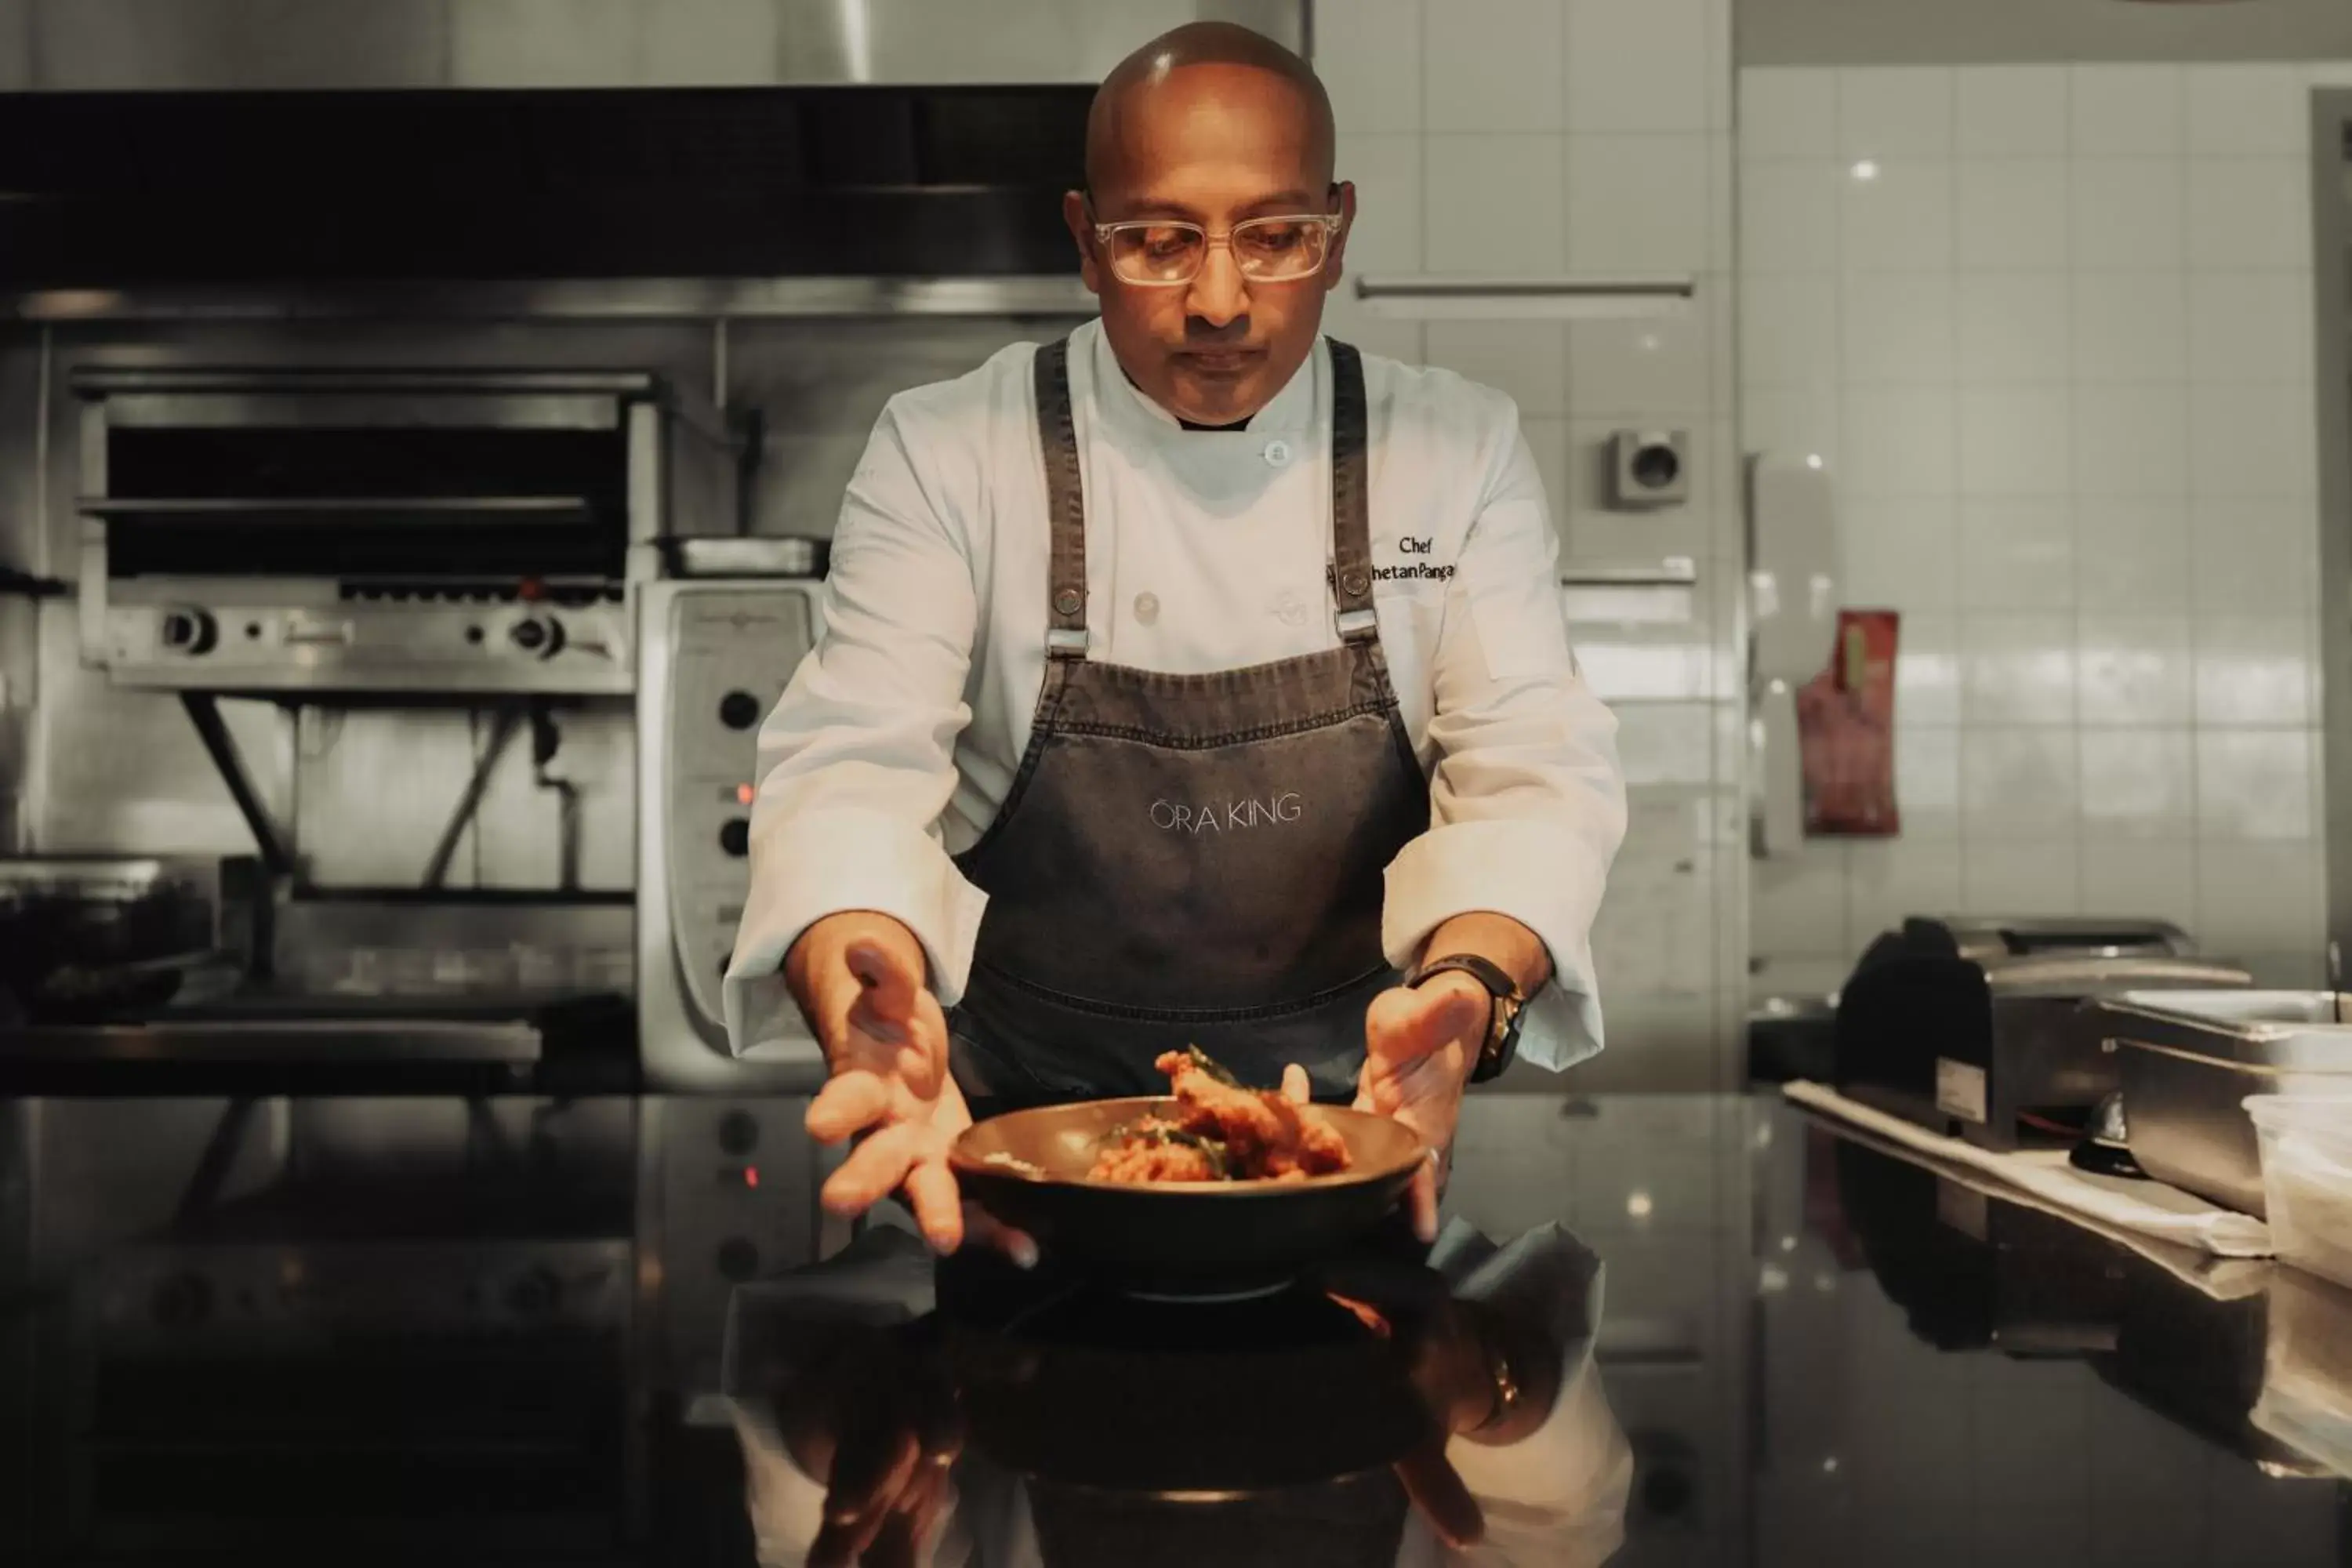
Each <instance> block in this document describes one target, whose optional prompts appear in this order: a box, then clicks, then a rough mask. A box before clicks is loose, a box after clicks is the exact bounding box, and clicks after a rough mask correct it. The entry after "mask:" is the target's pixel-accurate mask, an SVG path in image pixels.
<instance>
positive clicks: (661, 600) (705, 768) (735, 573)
mask: <svg viewBox="0 0 2352 1568" xmlns="http://www.w3.org/2000/svg"><path fill="white" fill-rule="evenodd" d="M821 560H822V557H821V556H819V555H816V554H815V553H814V552H813V551H812V548H811V542H809V541H806V540H796V539H732V540H723V541H721V540H710V541H694V542H691V543H690V545H689V547H688V548H687V549H684V550H682V551H681V552H679V553H678V555H677V560H676V564H677V567H678V568H679V570H680V571H681V572H684V573H712V574H715V575H702V576H681V577H678V578H674V579H671V580H668V581H665V582H660V583H653V584H646V587H645V588H644V589H643V590H642V592H641V594H640V596H639V602H638V625H639V632H640V637H639V648H640V660H641V662H640V667H639V668H640V679H639V689H638V700H637V891H636V952H637V1019H638V1033H639V1037H640V1040H641V1042H642V1045H641V1050H642V1057H643V1061H644V1067H645V1075H646V1086H647V1087H648V1088H650V1089H656V1090H657V1091H662V1092H686V1093H694V1092H709V1091H711V1090H714V1089H717V1090H730V1091H740V1092H747V1093H783V1094H794V1093H807V1092H809V1091H810V1090H813V1089H815V1088H816V1087H817V1086H819V1085H820V1084H822V1083H823V1082H824V1056H823V1054H822V1053H821V1052H820V1051H819V1050H818V1048H817V1045H816V1041H815V1040H814V1038H813V1037H807V1036H805V1035H803V1036H797V1037H785V1038H781V1039H776V1040H771V1041H766V1042H762V1043H761V1045H760V1046H758V1047H754V1049H753V1050H752V1051H751V1053H750V1054H749V1055H747V1056H746V1057H744V1058H734V1057H732V1056H730V1052H729V1044H728V1039H727V1026H726V1016H725V1013H724V1011H723V1009H722V1006H721V1003H720V996H719V984H720V981H721V979H722V978H723V977H724V975H725V973H726V971H727V964H728V960H729V956H730V954H731V953H732V952H733V951H734V946H735V928H736V927H737V926H738V925H739V924H740V923H741V921H742V918H743V903H744V897H745V893H746V889H747V888H748V886H749V865H748V857H749V855H750V853H751V801H752V798H753V795H754V794H755V792H756V787H757V781H758V773H757V771H756V767H757V757H756V750H757V743H758V733H759V728H760V724H761V721H763V720H764V719H765V718H766V717H767V715H768V710H770V709H771V708H772V707H773V706H774V705H775V702H776V699H777V698H778V696H780V695H781V694H782V691H783V689H784V687H785V685H786V684H787V683H788V682H789V681H790V680H791V679H792V676H793V670H794V669H795V668H798V667H799V665H800V661H801V660H802V658H804V657H805V656H806V655H807V653H808V651H809V650H810V648H811V647H814V644H815V639H816V634H817V630H818V627H819V626H820V624H821V616H822V604H823V598H822V589H823V584H821V583H819V582H817V581H814V580H813V579H811V578H809V577H807V576H804V575H801V574H803V573H805V572H806V570H807V569H808V568H809V567H810V566H811V565H812V564H816V563H821Z"/></svg>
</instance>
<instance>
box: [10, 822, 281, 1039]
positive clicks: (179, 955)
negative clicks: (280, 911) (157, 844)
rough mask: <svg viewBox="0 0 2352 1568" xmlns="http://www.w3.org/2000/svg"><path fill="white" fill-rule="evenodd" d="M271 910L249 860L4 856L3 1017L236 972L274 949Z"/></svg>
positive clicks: (17, 1018) (154, 994) (65, 1009)
mask: <svg viewBox="0 0 2352 1568" xmlns="http://www.w3.org/2000/svg"><path fill="white" fill-rule="evenodd" d="M269 916H270V897H269V889H268V882H267V880H266V879H264V878H263V877H262V875H261V868H260V866H259V864H258V862H257V861H255V860H253V859H251V858H238V857H232V858H217V857H215V858H198V857H172V856H129V857H123V856H54V857H47V858H27V859H0V1026H22V1025H24V1024H26V1023H27V1022H29V1021H32V1020H34V1019H37V1018H55V1017H59V1016H90V1015H91V1014H93V1013H101V1012H104V1011H105V1010H107V1009H109V1008H110V1007H112V1006H115V1005H119V1004H121V1003H123V1002H126V1001H134V1000H142V999H152V1000H157V1001H161V1000H168V999H170V998H172V997H173V996H175V995H178V994H181V993H182V992H183V990H184V989H185V988H187V987H188V986H189V984H190V983H191V982H192V981H197V980H199V979H208V980H211V981H213V982H215V983H219V982H222V981H224V980H226V981H230V982H233V981H234V980H235V979H236V977H239V976H241V975H244V974H246V973H250V972H251V971H252V970H253V968H254V966H255V965H256V963H258V962H260V961H261V958H262V956H263V955H264V954H266V953H267V952H268V941H269Z"/></svg>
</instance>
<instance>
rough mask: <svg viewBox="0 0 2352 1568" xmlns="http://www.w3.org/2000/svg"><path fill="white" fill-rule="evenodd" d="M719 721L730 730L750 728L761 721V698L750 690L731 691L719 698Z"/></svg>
mask: <svg viewBox="0 0 2352 1568" xmlns="http://www.w3.org/2000/svg"><path fill="white" fill-rule="evenodd" d="M759 721H760V700H759V699H758V698H756V697H754V696H752V695H751V693H750V692H748V691H730V692H729V693H728V694H727V695H726V696H724V697H722V698H720V699H719V722H720V723H721V724H724V725H726V726H727V727H728V728H729V729H730V730H748V729H750V728H751V726H752V725H754V724H756V723H758V722H759Z"/></svg>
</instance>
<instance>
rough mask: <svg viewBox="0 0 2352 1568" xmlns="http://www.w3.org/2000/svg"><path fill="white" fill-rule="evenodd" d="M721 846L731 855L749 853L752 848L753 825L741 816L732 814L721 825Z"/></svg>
mask: <svg viewBox="0 0 2352 1568" xmlns="http://www.w3.org/2000/svg"><path fill="white" fill-rule="evenodd" d="M719 848H721V849H724V850H725V851H726V852H727V853H728V854H730V855H748V854H750V853H751V824H750V823H749V822H747V821H745V820H744V819H743V818H742V817H740V816H730V817H729V818H728V819H727V820H726V821H725V822H723V823H721V824H719Z"/></svg>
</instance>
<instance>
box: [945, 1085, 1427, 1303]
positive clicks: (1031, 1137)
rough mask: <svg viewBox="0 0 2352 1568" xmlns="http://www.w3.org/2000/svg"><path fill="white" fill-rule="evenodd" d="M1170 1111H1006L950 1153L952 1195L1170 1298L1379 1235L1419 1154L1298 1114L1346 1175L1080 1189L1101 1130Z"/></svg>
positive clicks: (1091, 1265) (1378, 1132)
mask: <svg viewBox="0 0 2352 1568" xmlns="http://www.w3.org/2000/svg"><path fill="white" fill-rule="evenodd" d="M1170 1103H1171V1102H1170V1101H1168V1100H1164V1099H1159V1098H1154V1097H1150V1096H1145V1097H1140V1098H1136V1099H1129V1100H1087V1101H1086V1102H1084V1103H1082V1104H1077V1105H1056V1106H1048V1107H1045V1109H1043V1110H1016V1111H1013V1112H1010V1113H1009V1114H1006V1115H1003V1116H999V1117H996V1118H993V1119H992V1120H991V1121H983V1122H981V1123H979V1124H978V1125H977V1126H974V1127H972V1128H971V1129H970V1130H969V1131H966V1132H965V1133H964V1134H963V1136H961V1138H959V1139H957V1140H956V1146H955V1152H954V1154H953V1156H952V1159H953V1163H954V1166H955V1173H956V1180H957V1182H958V1183H959V1184H961V1186H962V1188H963V1191H964V1194H966V1195H967V1196H969V1197H971V1199H972V1200H973V1201H975V1202H977V1203H978V1204H979V1205H981V1206H982V1208H984V1209H986V1210H987V1211H988V1212H989V1213H990V1214H991V1215H994V1216H995V1217H996V1218H997V1219H999V1220H1001V1221H1003V1223H1005V1224H1006V1225H1010V1226H1017V1227H1018V1228H1020V1229H1022V1230H1025V1231H1027V1232H1028V1233H1029V1234H1030V1235H1032V1236H1034V1237H1036V1238H1037V1244H1038V1246H1039V1247H1042V1248H1044V1249H1045V1251H1046V1252H1047V1253H1049V1254H1052V1255H1053V1256H1055V1257H1056V1258H1065V1259H1068V1260H1070V1261H1071V1262H1073V1263H1074V1264H1076V1265H1077V1266H1079V1267H1081V1268H1086V1269H1087V1270H1088V1271H1090V1272H1093V1273H1095V1274H1097V1275H1098V1276H1100V1277H1102V1278H1105V1279H1108V1280H1110V1281H1111V1282H1113V1283H1116V1284H1118V1285H1120V1286H1122V1287H1124V1288H1126V1289H1132V1290H1136V1291H1139V1292H1143V1293H1150V1294H1164V1295H1171V1296H1189V1297H1201V1296H1214V1295H1225V1294H1242V1293H1246V1292H1250V1291H1254V1290H1263V1289H1267V1288H1269V1287H1272V1286H1278V1285H1280V1284H1282V1283H1283V1282H1284V1281H1286V1280H1288V1279H1294V1278H1296V1277H1297V1273H1298V1271H1299V1270H1300V1269H1301V1268H1304V1267H1306V1266H1307V1265H1308V1264H1310V1263H1313V1262H1315V1261H1317V1260H1318V1259H1319V1258H1326V1257H1328V1256H1329V1255H1331V1254H1332V1253H1334V1252H1336V1251H1338V1250H1339V1248H1341V1247H1344V1246H1346V1245H1347V1244H1348V1243H1349V1241H1351V1240H1353V1239H1354V1238H1356V1237H1359V1236H1360V1235H1362V1234H1363V1233H1364V1232H1366V1231H1368V1230H1370V1229H1371V1228H1373V1227H1374V1226H1377V1225H1379V1224H1380V1223H1381V1219H1382V1218H1383V1217H1384V1216H1386V1215H1387V1214H1388V1213H1389V1211H1390V1210H1391V1208H1392V1207H1394V1206H1395V1204H1396V1201H1397V1198H1398V1196H1399V1195H1400V1194H1402V1193H1403V1191H1404V1189H1405V1187H1406V1185H1407V1184H1409V1183H1410V1182H1411V1181H1412V1173H1413V1172H1414V1171H1415V1170H1416V1169H1417V1168H1419V1166H1420V1165H1421V1163H1422V1162H1423V1160H1424V1159H1425V1158H1426V1157H1427V1155H1426V1152H1425V1151H1424V1149H1423V1145H1422V1142H1421V1141H1420V1140H1419V1139H1418V1138H1416V1137H1414V1136H1413V1134H1412V1131H1411V1130H1410V1129H1408V1128H1406V1127H1404V1126H1403V1125H1402V1124H1401V1123H1399V1122H1396V1121H1391V1120H1390V1119H1389V1118H1387V1117H1384V1116H1374V1115H1371V1114H1370V1113H1369V1112H1366V1111H1360V1110H1341V1109H1339V1108H1336V1107H1332V1106H1321V1105H1318V1106H1310V1107H1308V1108H1307V1111H1306V1114H1307V1115H1310V1116H1317V1117H1320V1118H1321V1119H1322V1120H1323V1121H1325V1122H1326V1123H1327V1124H1328V1125H1329V1126H1331V1127H1333V1128H1335V1129H1337V1130H1338V1131H1339V1135H1340V1136H1341V1137H1342V1138H1344V1139H1345V1140H1346V1141H1347V1143H1348V1152H1349V1155H1350V1156H1352V1158H1353V1162H1354V1163H1353V1164H1352V1165H1351V1166H1350V1167H1349V1169H1348V1170H1346V1171H1343V1172H1340V1173H1338V1174H1337V1175H1329V1176H1316V1177H1312V1178H1310V1179H1308V1180H1307V1181H1303V1182H1166V1183H1158V1184H1133V1183H1126V1182H1096V1181H1089V1180H1087V1171H1088V1170H1089V1169H1091V1168H1092V1167H1093V1165H1094V1161H1095V1153H1096V1151H1097V1148H1098V1147H1099V1146H1100V1144H1101V1142H1102V1140H1103V1138H1104V1136H1105V1135H1106V1134H1108V1132H1109V1131H1111V1130H1112V1129H1113V1128H1116V1127H1118V1126H1120V1125H1121V1124H1123V1123H1125V1122H1129V1121H1134V1120H1135V1119H1136V1118H1138V1117H1139V1116H1141V1115H1143V1114H1145V1113H1147V1112H1150V1111H1152V1110H1164V1109H1165V1108H1166V1107H1168V1106H1169V1104H1170Z"/></svg>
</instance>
